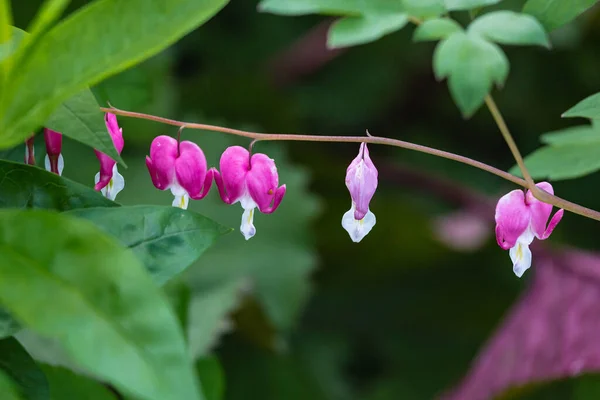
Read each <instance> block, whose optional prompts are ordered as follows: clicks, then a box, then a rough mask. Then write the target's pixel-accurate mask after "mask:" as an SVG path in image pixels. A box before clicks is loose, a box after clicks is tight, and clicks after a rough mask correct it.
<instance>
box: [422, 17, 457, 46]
mask: <svg viewBox="0 0 600 400" xmlns="http://www.w3.org/2000/svg"><path fill="white" fill-rule="evenodd" d="M460 31H462V27H461V26H460V25H459V24H458V23H457V22H456V21H454V20H452V19H450V18H434V19H428V20H426V21H424V22H423V23H422V24H421V25H419V26H418V27H417V29H415V33H414V36H413V40H414V41H416V42H423V41H428V40H440V39H444V38H446V37H448V36H450V35H451V34H453V33H455V32H460Z"/></svg>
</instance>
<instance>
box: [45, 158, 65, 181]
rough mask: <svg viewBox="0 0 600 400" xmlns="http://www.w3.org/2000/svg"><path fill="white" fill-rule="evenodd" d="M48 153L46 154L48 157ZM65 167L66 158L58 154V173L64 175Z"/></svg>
mask: <svg viewBox="0 0 600 400" xmlns="http://www.w3.org/2000/svg"><path fill="white" fill-rule="evenodd" d="M47 157H48V155H46V158H47ZM63 169H65V159H64V158H63V156H62V154H59V155H58V175H60V176H62V172H63Z"/></svg>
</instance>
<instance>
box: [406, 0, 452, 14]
mask: <svg viewBox="0 0 600 400" xmlns="http://www.w3.org/2000/svg"><path fill="white" fill-rule="evenodd" d="M402 6H403V10H404V12H406V13H407V14H409V15H411V16H413V17H419V18H426V17H437V16H439V15H442V14H443V13H445V12H446V11H447V10H446V6H445V5H444V0H402Z"/></svg>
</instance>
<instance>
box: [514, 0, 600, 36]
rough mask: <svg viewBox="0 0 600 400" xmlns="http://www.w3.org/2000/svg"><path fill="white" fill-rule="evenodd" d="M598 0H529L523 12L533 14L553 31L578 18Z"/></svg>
mask: <svg viewBox="0 0 600 400" xmlns="http://www.w3.org/2000/svg"><path fill="white" fill-rule="evenodd" d="M597 2H598V0H528V1H527V3H525V6H524V7H523V12H525V13H527V14H531V15H533V16H534V17H535V18H537V20H538V21H540V22H541V23H542V25H544V27H545V28H546V29H547V30H548V31H552V30H554V29H556V28H558V27H560V26H562V25H564V24H566V23H568V22H570V21H571V20H573V19H574V18H576V17H577V16H578V15H579V14H581V13H583V12H584V11H585V10H587V9H588V8H590V7H591V6H593V5H594V4H596V3H597Z"/></svg>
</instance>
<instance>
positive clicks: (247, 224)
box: [240, 207, 256, 240]
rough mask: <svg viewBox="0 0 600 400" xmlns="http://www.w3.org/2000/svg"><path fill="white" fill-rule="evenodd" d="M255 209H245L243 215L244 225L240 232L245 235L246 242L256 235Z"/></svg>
mask: <svg viewBox="0 0 600 400" xmlns="http://www.w3.org/2000/svg"><path fill="white" fill-rule="evenodd" d="M253 222H254V207H252V208H246V209H244V213H243V214H242V225H241V226H240V232H242V235H244V238H245V239H246V240H248V239H250V238H251V237H253V236H254V235H256V228H255V227H254V223H253Z"/></svg>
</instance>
